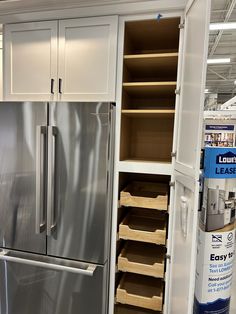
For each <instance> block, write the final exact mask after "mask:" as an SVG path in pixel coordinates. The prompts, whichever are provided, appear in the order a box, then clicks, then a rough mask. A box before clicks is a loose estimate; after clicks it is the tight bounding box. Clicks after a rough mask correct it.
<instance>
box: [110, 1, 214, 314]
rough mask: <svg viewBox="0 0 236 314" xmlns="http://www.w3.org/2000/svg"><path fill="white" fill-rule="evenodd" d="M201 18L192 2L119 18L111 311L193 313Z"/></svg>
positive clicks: (203, 39) (205, 25) (203, 7)
mask: <svg viewBox="0 0 236 314" xmlns="http://www.w3.org/2000/svg"><path fill="white" fill-rule="evenodd" d="M209 19H210V0H207V1H206V0H191V1H189V2H188V4H187V6H186V8H185V10H183V12H182V13H179V12H176V13H174V12H172V13H161V17H160V16H159V17H157V16H156V15H151V14H150V15H148V14H146V15H143V16H138V17H137V16H135V17H134V16H127V17H123V18H122V19H121V20H120V25H119V26H120V28H119V34H120V36H119V53H120V55H119V62H118V82H117V84H118V85H117V90H118V93H119V94H118V95H117V98H118V102H117V106H118V115H117V121H116V122H117V132H118V134H120V137H119V139H118V145H117V152H116V162H117V173H116V176H117V177H116V180H117V181H116V182H115V185H114V186H115V187H116V191H115V193H114V197H116V199H117V202H116V204H115V206H114V210H115V209H116V208H118V209H117V211H118V213H117V226H116V227H114V230H115V232H116V233H117V232H118V241H116V251H114V256H115V258H114V261H113V263H114V264H116V268H115V269H116V270H118V272H116V276H115V280H114V281H115V282H114V290H113V291H111V293H113V294H114V295H115V296H114V300H115V314H119V313H122V314H128V313H136V314H138V313H153V314H155V313H159V312H160V313H164V314H179V313H186V314H191V313H192V307H193V300H194V285H195V280H194V278H195V263H196V258H195V257H196V235H197V226H198V220H197V217H198V198H199V166H200V151H201V129H202V116H203V106H204V86H205V77H206V61H207V50H208V33H209ZM193 38H194V40H193ZM117 192H118V195H119V196H118V198H117ZM116 240H117V237H116ZM144 247H145V248H144ZM163 257H164V258H163ZM109 314H113V308H111V310H110V312H109Z"/></svg>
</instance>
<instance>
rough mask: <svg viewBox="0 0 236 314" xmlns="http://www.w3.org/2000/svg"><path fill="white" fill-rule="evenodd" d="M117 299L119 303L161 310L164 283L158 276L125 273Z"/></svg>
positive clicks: (118, 289)
mask: <svg viewBox="0 0 236 314" xmlns="http://www.w3.org/2000/svg"><path fill="white" fill-rule="evenodd" d="M116 299H117V302H119V303H123V304H129V305H133V306H139V307H142V308H146V309H151V310H155V311H161V310H162V302H163V283H162V281H161V280H160V279H156V278H151V277H146V276H142V275H136V274H135V275H134V274H128V273H127V274H124V275H123V276H122V279H121V281H120V284H119V286H118V288H117V295H116Z"/></svg>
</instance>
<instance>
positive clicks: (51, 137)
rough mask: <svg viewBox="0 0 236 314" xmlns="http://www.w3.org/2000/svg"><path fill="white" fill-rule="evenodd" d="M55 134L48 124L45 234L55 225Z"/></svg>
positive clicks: (50, 232) (50, 231)
mask: <svg viewBox="0 0 236 314" xmlns="http://www.w3.org/2000/svg"><path fill="white" fill-rule="evenodd" d="M56 134H57V128H56V127H55V126H48V184H47V189H48V190H47V192H48V193H47V236H51V235H52V231H53V230H54V229H55V227H56V218H55V174H56Z"/></svg>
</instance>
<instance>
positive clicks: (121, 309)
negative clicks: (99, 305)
mask: <svg viewBox="0 0 236 314" xmlns="http://www.w3.org/2000/svg"><path fill="white" fill-rule="evenodd" d="M159 313H160V312H156V311H155V312H154V311H151V310H147V309H142V308H140V307H133V306H130V305H124V304H116V305H115V314H159Z"/></svg>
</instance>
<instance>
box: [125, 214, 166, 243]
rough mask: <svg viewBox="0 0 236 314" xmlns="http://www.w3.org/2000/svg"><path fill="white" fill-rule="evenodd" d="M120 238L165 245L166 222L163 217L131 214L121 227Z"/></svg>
mask: <svg viewBox="0 0 236 314" xmlns="http://www.w3.org/2000/svg"><path fill="white" fill-rule="evenodd" d="M119 238H120V239H124V240H133V241H141V242H147V243H154V244H160V245H165V243H166V221H165V219H163V217H157V216H153V217H151V216H144V215H136V214H133V213H129V214H128V215H127V216H126V217H125V218H124V219H123V221H122V222H121V224H120V226H119Z"/></svg>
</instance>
